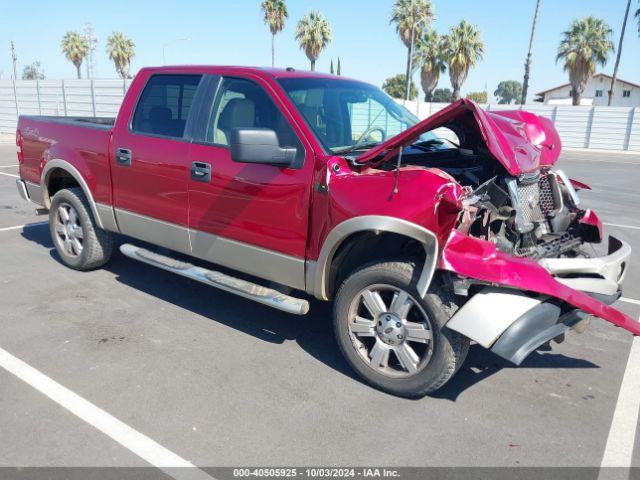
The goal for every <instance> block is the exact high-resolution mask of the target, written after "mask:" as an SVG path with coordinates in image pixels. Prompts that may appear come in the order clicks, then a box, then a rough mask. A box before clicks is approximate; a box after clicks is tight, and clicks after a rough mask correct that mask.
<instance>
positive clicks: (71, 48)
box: [61, 32, 89, 78]
mask: <svg viewBox="0 0 640 480" xmlns="http://www.w3.org/2000/svg"><path fill="white" fill-rule="evenodd" d="M61 47H62V53H64V56H65V57H67V60H69V61H70V62H71V63H73V65H74V66H75V67H76V71H77V73H78V78H82V73H81V72H80V66H81V65H82V60H84V59H85V57H86V56H87V54H88V53H89V42H88V41H87V39H86V38H85V37H83V36H82V35H80V34H79V33H78V32H67V33H65V35H64V37H63V38H62V43H61Z"/></svg>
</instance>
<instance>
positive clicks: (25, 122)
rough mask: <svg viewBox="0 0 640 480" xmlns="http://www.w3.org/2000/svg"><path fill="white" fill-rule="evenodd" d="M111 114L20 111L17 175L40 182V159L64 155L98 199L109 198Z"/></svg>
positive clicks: (112, 120)
mask: <svg viewBox="0 0 640 480" xmlns="http://www.w3.org/2000/svg"><path fill="white" fill-rule="evenodd" d="M114 122H115V119H114V118H97V117H54V116H43V115H41V116H38V115H21V116H20V118H19V119H18V132H19V134H20V135H21V136H22V154H23V160H22V161H21V162H20V177H21V178H22V179H23V180H25V181H27V182H31V183H33V184H36V185H39V184H40V180H41V176H42V168H43V165H44V162H43V161H42V159H43V158H44V157H48V158H49V159H63V160H65V161H67V162H69V163H71V164H72V165H77V167H76V168H79V169H81V171H80V174H81V175H82V177H83V178H84V180H85V181H86V182H87V184H88V185H89V187H90V188H91V191H92V192H93V195H94V198H95V200H96V201H98V202H104V203H110V202H111V186H110V182H111V174H110V170H109V142H110V137H111V129H112V128H113V125H114Z"/></svg>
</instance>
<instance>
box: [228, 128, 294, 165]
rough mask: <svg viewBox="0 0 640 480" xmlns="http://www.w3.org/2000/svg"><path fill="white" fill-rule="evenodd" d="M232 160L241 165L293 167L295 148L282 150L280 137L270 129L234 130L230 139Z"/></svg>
mask: <svg viewBox="0 0 640 480" xmlns="http://www.w3.org/2000/svg"><path fill="white" fill-rule="evenodd" d="M229 147H230V149H231V160H233V161H234V162H240V163H263V164H268V165H291V164H292V163H293V161H294V160H295V158H296V153H297V150H296V149H295V148H281V147H280V144H279V143H278V135H276V132H275V131H274V130H271V129H269V128H234V129H232V130H231V135H230V139H229Z"/></svg>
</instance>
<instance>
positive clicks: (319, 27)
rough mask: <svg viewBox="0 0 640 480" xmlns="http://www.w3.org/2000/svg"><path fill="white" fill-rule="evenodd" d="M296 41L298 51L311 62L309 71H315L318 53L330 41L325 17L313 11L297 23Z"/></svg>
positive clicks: (329, 29)
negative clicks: (298, 47) (302, 51)
mask: <svg viewBox="0 0 640 480" xmlns="http://www.w3.org/2000/svg"><path fill="white" fill-rule="evenodd" d="M296 40H298V43H300V49H301V50H304V53H305V54H306V55H307V58H308V59H309V61H310V62H311V71H312V72H313V71H314V70H315V69H316V60H317V59H318V57H319V56H320V52H322V50H323V49H324V48H325V47H326V46H327V44H328V43H329V42H330V41H331V26H330V25H329V22H328V20H327V19H326V18H325V16H324V15H323V14H322V13H320V12H319V11H317V10H315V11H312V12H309V13H308V14H306V15H305V16H304V17H302V18H301V19H300V21H299V22H298V26H297V27H296Z"/></svg>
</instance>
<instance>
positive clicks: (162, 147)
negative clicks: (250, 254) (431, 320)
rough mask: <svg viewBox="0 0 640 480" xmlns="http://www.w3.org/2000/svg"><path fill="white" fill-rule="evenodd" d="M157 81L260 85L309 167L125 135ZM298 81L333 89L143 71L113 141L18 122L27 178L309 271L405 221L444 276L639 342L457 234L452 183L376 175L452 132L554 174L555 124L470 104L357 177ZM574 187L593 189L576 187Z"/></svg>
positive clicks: (540, 273) (612, 314)
mask: <svg viewBox="0 0 640 480" xmlns="http://www.w3.org/2000/svg"><path fill="white" fill-rule="evenodd" d="M153 73H196V74H206V73H209V74H216V75H223V76H225V75H226V76H235V77H242V78H247V79H250V80H253V81H254V82H257V83H259V84H260V85H261V86H262V87H263V88H264V89H265V91H266V92H267V93H268V94H269V96H270V97H271V98H272V100H273V101H274V102H275V103H276V105H277V106H278V108H279V109H280V110H281V111H282V113H283V114H284V116H285V118H286V119H287V121H289V122H290V123H291V125H292V127H293V129H294V131H295V132H296V134H297V135H298V136H299V138H300V141H301V142H302V144H303V145H304V149H305V154H306V157H305V162H304V166H303V167H302V168H301V169H298V170H295V169H290V168H279V167H275V166H269V165H251V164H238V163H234V162H232V161H231V159H230V156H229V151H228V150H227V149H226V148H224V147H220V146H214V145H201V144H195V143H194V144H191V143H189V142H186V141H178V140H172V139H167V138H155V137H149V136H143V135H138V134H134V133H131V132H130V131H129V130H128V125H129V122H130V119H131V115H132V112H133V109H134V106H135V103H136V100H137V98H138V96H139V93H140V92H141V89H142V88H143V86H144V84H145V82H146V80H147V79H148V78H149V76H150V75H151V74H153ZM293 76H300V77H323V78H327V79H331V78H335V77H333V76H328V75H322V74H316V73H313V72H288V71H284V70H274V69H255V68H245V67H210V66H189V67H162V68H146V69H142V70H141V71H140V72H139V73H138V74H137V75H136V78H135V80H134V82H133V84H132V85H131V87H130V89H129V91H128V92H127V95H126V96H125V99H124V101H123V104H122V106H121V109H120V112H119V114H118V118H117V120H116V123H115V125H114V128H113V129H111V130H109V129H97V128H85V127H82V126H78V125H71V124H62V123H55V122H50V121H47V119H46V118H25V117H21V118H20V120H19V124H18V145H21V153H20V155H21V158H20V175H21V177H22V178H23V179H24V180H29V181H31V182H35V183H39V182H40V178H41V172H42V169H43V168H44V166H45V164H46V162H47V161H49V160H50V159H53V158H60V159H64V160H65V161H67V162H69V163H71V164H72V165H73V166H74V167H75V168H76V169H77V170H78V171H79V172H80V173H81V175H82V176H83V178H84V179H85V181H86V182H87V184H88V186H89V189H90V190H91V192H92V194H93V197H94V199H95V200H96V201H97V202H101V203H104V204H107V205H115V206H116V207H119V208H124V209H127V210H131V211H134V212H137V213H141V214H144V215H148V216H151V217H154V218H157V219H160V220H164V221H167V222H171V223H175V224H179V225H186V226H189V227H190V228H192V229H197V230H202V231H205V232H209V233H213V234H216V235H221V236H224V237H227V238H231V239H234V240H237V241H241V242H245V243H248V244H252V245H256V246H260V247H264V248H267V249H269V250H274V251H277V252H281V253H284V254H287V255H292V256H295V257H298V258H305V259H308V260H317V258H318V255H319V253H320V250H321V249H322V246H323V243H324V240H325V238H326V237H327V235H328V234H329V232H330V231H331V230H332V229H333V228H334V227H335V226H336V225H338V224H340V223H341V222H343V221H345V220H347V219H350V218H353V217H358V216H362V215H386V216H391V217H396V218H400V219H404V220H407V221H409V222H413V223H415V224H418V225H420V226H423V227H425V228H427V229H429V230H430V231H432V232H434V234H435V235H436V237H437V238H438V242H439V245H440V254H441V258H440V268H442V269H445V270H449V271H452V272H456V273H458V274H460V275H464V276H468V277H471V278H477V279H480V280H484V281H488V282H492V283H496V284H500V285H508V286H512V287H515V288H519V289H522V290H527V291H533V292H539V293H544V294H548V295H552V296H554V297H557V298H560V299H562V300H564V301H566V302H568V303H570V304H571V305H573V306H575V307H576V308H580V309H582V310H584V311H587V312H589V313H592V314H594V315H596V316H599V317H601V318H604V319H605V320H608V321H610V322H612V323H614V324H616V325H618V326H622V327H623V328H626V329H627V330H629V331H631V332H633V333H635V334H638V333H640V328H639V326H638V323H637V322H635V321H634V320H633V319H631V318H629V317H627V316H626V315H624V314H622V313H620V312H619V311H617V310H615V309H614V308H612V307H610V306H606V305H604V304H602V303H600V302H598V301H596V300H594V299H593V298H591V297H589V296H587V295H586V294H584V293H582V292H579V291H576V290H572V289H571V288H569V287H566V286H564V285H562V284H561V283H559V282H557V281H556V280H555V279H554V278H553V277H551V276H550V275H549V274H548V273H547V272H546V270H544V269H543V268H542V267H540V266H539V265H538V264H537V263H535V262H534V261H532V260H528V259H523V258H516V257H512V256H509V255H507V254H505V253H501V252H498V251H496V248H495V246H494V245H493V244H491V243H489V242H485V241H481V240H477V239H474V238H471V237H466V236H464V235H462V234H460V233H458V232H456V231H455V230H454V227H455V224H456V220H457V215H458V212H459V209H460V205H459V199H460V195H461V192H462V189H461V187H460V185H458V184H457V183H456V182H455V180H454V179H453V178H451V177H449V176H448V175H447V174H445V173H443V172H442V171H440V170H438V169H425V168H418V167H411V166H406V167H403V168H402V169H401V171H400V172H399V174H398V179H397V180H398V187H399V188H398V191H397V193H394V186H395V184H396V172H393V171H391V172H387V171H382V170H379V169H377V168H375V167H376V164H377V163H379V162H380V158H388V157H390V156H391V155H394V154H395V152H396V151H397V150H396V149H397V148H399V147H400V146H402V145H406V144H409V143H410V142H412V141H414V140H415V139H417V137H418V136H420V135H421V134H422V133H424V132H426V131H429V130H432V129H434V128H437V127H439V126H441V125H443V124H445V123H447V122H449V121H454V120H455V121H456V122H458V123H459V124H461V125H463V126H464V127H465V128H466V129H468V130H469V135H468V137H469V138H470V142H471V144H473V143H474V142H475V143H476V144H478V145H482V144H486V146H487V147H488V149H489V151H490V152H491V154H492V155H493V156H494V157H495V158H496V159H497V160H498V161H499V162H500V163H501V164H502V165H503V166H504V168H505V169H506V170H507V171H508V172H509V173H510V174H512V175H518V174H521V173H525V172H531V171H534V170H536V169H538V168H539V167H540V166H549V165H552V164H553V163H555V162H556V161H557V159H558V156H559V154H560V149H561V143H560V139H559V137H558V134H557V132H556V131H555V129H554V128H553V125H552V124H551V122H550V121H549V120H547V119H545V118H542V117H538V116H536V115H534V114H531V113H528V112H523V111H520V110H518V111H502V112H486V111H484V110H482V109H480V108H479V107H478V106H477V105H476V104H475V103H473V102H471V101H469V100H460V101H458V102H456V103H454V104H452V105H450V106H448V107H447V108H445V109H443V110H441V111H440V112H438V113H436V114H435V115H433V116H431V117H429V118H428V119H426V120H424V121H422V122H420V123H418V124H417V125H415V126H413V127H411V128H410V129H408V130H406V131H404V132H402V133H400V134H399V135H396V136H395V137H392V138H390V139H388V140H387V141H386V142H384V143H383V144H381V145H380V146H378V147H376V148H374V149H372V150H370V151H368V152H367V153H365V154H363V155H361V156H360V157H359V160H360V161H362V162H370V165H365V166H364V167H360V168H356V167H352V166H350V165H349V164H347V162H346V160H345V159H344V158H342V157H338V156H330V155H326V152H325V151H324V149H323V147H322V146H321V145H320V144H319V143H318V141H317V139H316V138H315V136H314V135H313V134H312V132H311V130H310V129H309V127H308V126H307V124H306V123H305V121H304V120H303V118H302V117H301V116H300V114H299V113H298V111H297V110H296V108H295V107H294V106H293V104H292V103H291V102H290V100H289V98H288V97H287V95H286V94H285V92H284V91H283V90H282V89H281V88H280V86H279V85H278V83H277V81H276V80H277V78H280V77H293ZM119 147H120V148H128V149H130V150H132V152H133V162H132V167H128V168H125V167H121V166H119V165H118V164H117V162H116V160H115V150H116V148H119ZM191 161H206V162H208V163H211V165H212V181H211V182H210V183H208V184H204V183H199V182H194V181H192V180H191V179H190V171H189V166H190V163H191ZM574 185H576V186H577V187H580V188H587V187H586V186H584V185H583V184H578V183H577V182H575V183H574ZM582 223H583V224H584V225H589V226H595V227H596V228H599V229H600V231H601V223H600V221H599V220H598V219H597V216H596V215H595V214H594V213H593V212H590V211H587V212H586V213H585V215H584V217H583V219H582Z"/></svg>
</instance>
